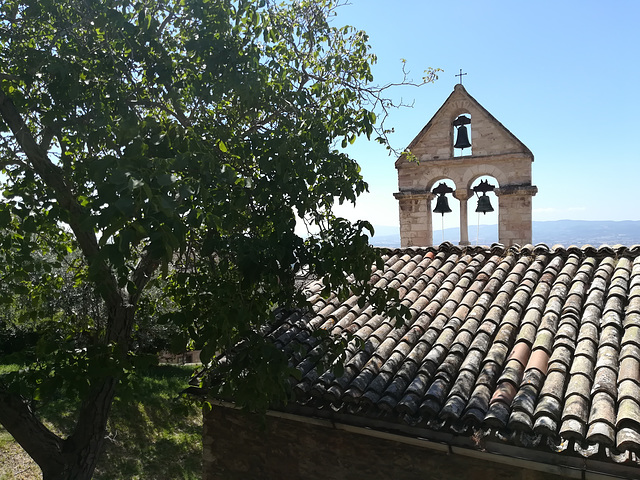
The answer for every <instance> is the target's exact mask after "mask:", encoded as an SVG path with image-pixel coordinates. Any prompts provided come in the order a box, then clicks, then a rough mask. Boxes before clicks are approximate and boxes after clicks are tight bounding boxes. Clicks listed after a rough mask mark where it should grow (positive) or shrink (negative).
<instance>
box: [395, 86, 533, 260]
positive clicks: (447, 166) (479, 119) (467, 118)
mask: <svg viewBox="0 0 640 480" xmlns="http://www.w3.org/2000/svg"><path fill="white" fill-rule="evenodd" d="M468 128H469V129H470V131H471V135H470V137H469V134H468V132H467V129H468ZM456 132H457V135H456ZM454 137H456V138H455V147H456V148H454ZM407 150H408V151H410V152H411V153H412V154H413V155H414V156H415V159H409V158H407V156H406V155H402V156H400V158H398V160H397V161H396V169H397V170H398V189H399V192H398V193H395V194H394V196H395V197H396V199H398V201H399V207H400V238H401V243H402V246H403V247H408V246H429V245H432V244H433V222H432V209H433V207H432V202H431V200H433V199H434V198H435V196H436V195H435V194H434V193H433V190H434V186H435V184H436V182H438V181H439V180H443V179H450V180H452V181H453V182H454V183H455V190H454V191H453V197H454V198H455V199H457V200H458V201H459V202H460V245H469V235H468V221H467V200H468V199H469V197H471V196H472V195H473V193H474V191H473V189H472V184H473V182H474V181H475V180H476V179H477V178H478V177H481V176H484V175H489V176H492V177H493V178H495V179H496V181H497V182H498V185H497V188H496V189H495V190H494V193H495V194H496V195H497V197H498V206H499V213H498V240H499V242H500V243H503V244H504V245H506V246H511V245H514V244H520V245H525V244H527V243H531V225H532V219H531V201H532V197H533V196H534V195H535V194H536V193H537V192H538V188H537V187H535V186H533V185H531V164H532V163H533V154H532V153H531V151H530V150H529V149H528V148H527V147H526V146H525V145H524V144H523V143H522V142H521V141H520V140H518V139H517V138H516V137H515V136H514V135H513V134H512V133H511V132H510V131H509V130H507V129H506V128H505V127H504V126H503V125H502V124H501V123H500V122H499V121H498V120H496V119H495V118H494V117H493V116H492V115H491V114H490V113H489V112H488V111H487V110H486V109H485V108H484V107H483V106H482V105H480V104H479V103H478V102H477V101H476V100H475V99H474V98H473V97H472V96H471V95H469V94H468V93H467V91H466V90H465V88H464V87H463V86H462V84H458V85H456V86H455V88H454V90H453V93H451V95H449V98H447V100H446V101H445V102H444V104H443V105H442V107H440V109H439V110H438V111H437V112H436V114H435V115H434V116H433V118H432V119H431V120H430V121H429V123H427V125H426V126H425V127H424V128H423V129H422V131H421V132H420V133H419V134H418V136H416V138H414V139H413V141H412V142H411V144H410V145H409V147H408V148H407ZM458 150H461V155H460V156H456V153H457V151H458ZM436 193H437V192H436Z"/></svg>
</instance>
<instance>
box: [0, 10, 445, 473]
mask: <svg viewBox="0 0 640 480" xmlns="http://www.w3.org/2000/svg"><path fill="white" fill-rule="evenodd" d="M336 6H337V5H336V4H335V3H334V2H333V1H332V0H316V1H306V0H303V1H295V2H290V3H287V4H284V5H280V6H276V5H271V4H269V3H265V1H248V0H219V1H213V2H212V1H206V0H182V1H177V0H160V1H158V0H153V1H152V0H139V1H137V2H131V1H129V0H100V1H97V0H59V1H58V0H57V1H52V0H44V1H43V0H5V1H4V2H3V4H2V6H1V7H0V45H1V50H0V118H1V122H0V131H1V133H0V135H1V136H0V164H1V166H2V168H3V172H2V176H1V177H0V181H1V182H2V188H3V192H2V194H3V197H4V198H3V202H2V205H1V206H0V220H1V221H2V225H3V226H4V228H3V230H2V232H1V233H0V256H2V275H3V277H2V282H1V285H0V288H1V289H2V290H3V292H2V293H3V299H4V302H5V304H6V305H8V307H7V308H9V306H12V302H14V300H15V299H16V298H17V297H19V296H25V295H26V296H28V297H29V298H30V299H34V300H38V301H36V302H35V303H34V304H35V305H40V306H46V307H47V308H48V309H49V310H48V313H47V319H48V320H47V321H48V323H47V325H48V327H47V331H49V332H53V333H52V335H48V336H47V335H45V336H43V338H42V339H41V341H39V344H38V348H37V351H36V358H35V362H36V363H35V364H34V366H31V367H30V368H29V369H27V370H26V371H24V372H21V373H20V374H19V375H5V376H3V377H2V378H0V423H2V425H3V426H4V427H5V428H6V429H7V430H8V431H9V432H10V433H11V434H12V435H13V436H14V438H15V439H16V440H17V441H18V442H19V443H20V444H21V445H22V447H23V448H24V449H25V450H26V451H27V452H28V453H29V455H31V457H32V458H33V459H34V460H35V461H36V462H37V463H38V465H39V466H40V467H41V469H42V471H43V476H44V479H45V480H52V479H69V478H73V479H85V478H90V477H91V475H92V472H93V470H94V468H95V464H96V460H97V458H98V455H99V454H100V451H101V449H102V446H103V443H104V439H105V431H106V425H107V419H108V415H109V410H110V406H111V403H112V400H113V398H114V396H115V395H116V388H117V385H118V383H119V382H120V381H121V380H122V379H123V378H124V377H125V376H126V373H127V372H128V371H130V370H131V369H132V368H134V367H135V365H136V355H135V354H134V352H133V351H132V342H133V340H132V339H133V332H134V330H136V329H137V328H144V324H143V322H141V321H140V320H139V315H140V310H141V308H142V307H141V299H143V298H145V297H144V296H145V294H146V292H148V291H149V290H150V289H152V288H154V289H158V288H162V289H163V292H164V293H163V295H162V298H163V299H164V301H165V303H166V304H165V306H164V310H163V314H162V315H161V321H162V322H165V323H166V324H167V325H171V326H172V328H177V329H178V330H179V332H180V334H179V335H178V336H177V337H176V339H175V340H176V341H177V342H178V343H180V344H181V345H182V346H183V347H186V346H187V345H189V344H190V345H196V346H198V347H201V348H202V349H203V352H202V357H203V360H204V361H205V362H208V361H210V360H213V361H215V360H216V358H217V357H216V353H217V352H221V351H225V350H227V349H229V348H231V347H233V346H237V345H238V344H239V343H240V344H241V345H242V346H243V348H242V349H241V352H242V353H241V354H239V355H236V356H235V357H234V360H233V363H232V364H231V365H227V368H226V369H224V370H223V372H224V375H226V377H225V378H224V379H223V381H222V382H221V385H222V387H221V388H222V389H223V390H224V392H226V393H230V394H233V395H234V398H235V399H236V400H237V401H238V402H239V403H241V404H245V405H252V406H265V405H266V404H267V403H268V402H269V401H272V400H273V399H276V400H281V401H284V400H286V398H287V395H288V392H287V388H286V385H287V383H286V378H287V376H288V375H289V374H290V372H289V371H288V369H287V365H286V361H285V359H284V357H283V356H282V354H280V353H279V352H278V351H277V350H275V349H274V348H273V347H272V346H271V345H269V344H267V343H264V341H263V340H262V337H261V335H260V329H261V328H264V327H265V326H268V325H270V324H273V322H275V321H276V320H277V318H276V317H277V312H278V311H279V309H282V308H289V307H292V306H295V305H303V303H304V298H303V297H302V295H301V294H300V292H299V289H298V288H296V283H295V277H296V274H298V273H299V272H301V271H304V272H307V274H309V275H313V276H322V277H324V278H325V285H326V293H328V292H329V291H330V290H331V291H335V292H338V294H339V295H346V294H348V293H349V292H352V293H355V294H359V295H362V296H363V298H365V297H366V298H368V299H370V300H371V301H372V302H374V303H375V304H376V305H377V306H378V308H380V309H387V310H388V311H390V313H391V314H393V315H396V316H397V317H398V318H400V316H401V315H402V314H403V313H404V312H403V311H402V309H401V308H400V307H399V306H398V304H397V302H395V299H397V294H395V292H393V291H376V290H375V289H374V288H373V287H372V286H371V285H369V284H368V283H367V281H368V279H369V275H370V268H371V266H372V265H373V264H375V263H376V262H379V258H378V255H377V253H376V252H375V251H374V250H373V249H372V248H371V247H370V246H369V245H368V242H367V236H366V230H372V229H371V226H370V225H368V224H367V223H366V222H357V223H355V224H351V223H349V222H347V221H346V220H344V219H340V218H336V217H335V216H334V215H333V213H332V207H333V206H334V204H335V203H336V202H346V201H348V202H355V199H356V197H357V195H358V194H360V193H362V192H363V191H365V190H366V188H367V185H366V183H365V182H364V180H363V179H362V177H361V175H360V169H359V166H358V164H357V162H356V161H355V160H353V159H352V158H350V157H349V156H348V155H347V154H345V153H344V152H343V151H341V150H339V149H338V148H337V147H338V146H339V145H340V144H343V145H347V144H348V143H349V142H353V141H354V140H355V138H356V137H357V136H359V135H366V136H367V137H371V136H372V135H373V136H374V137H376V138H377V140H378V141H380V142H381V143H385V142H386V130H385V129H384V123H383V122H379V123H376V115H375V112H377V113H378V114H379V115H381V116H382V117H383V118H384V116H385V114H386V111H387V109H388V108H390V107H392V106H393V103H392V102H391V101H389V100H387V99H385V98H384V97H383V93H384V91H385V89H386V87H387V86H381V87H377V86H374V85H373V84H372V81H373V78H372V75H371V64H372V63H373V62H374V61H375V57H374V56H373V54H371V53H370V51H369V47H368V45H367V37H366V35H365V34H364V33H363V32H359V31H356V30H354V29H352V28H350V27H343V28H338V27H335V26H333V25H332V23H330V22H329V18H330V17H331V16H333V15H334V11H335V7H336ZM434 78H435V71H431V70H430V71H428V74H427V77H426V79H425V81H431V80H433V79H434ZM300 221H303V222H305V223H306V224H307V225H309V226H311V227H313V228H315V229H317V230H312V231H313V232H315V233H313V234H310V235H309V236H308V237H307V238H302V237H301V236H299V235H297V234H296V232H295V226H296V222H300ZM70 258H72V259H74V260H73V261H69V259H70ZM65 262H66V263H65ZM65 265H66V267H65ZM60 268H66V269H67V270H66V271H68V272H70V273H69V274H70V275H72V278H73V279H74V281H75V284H76V285H77V286H78V288H85V289H86V288H87V286H89V288H90V290H91V291H92V292H94V293H95V295H97V297H98V298H99V302H100V304H101V305H99V308H95V309H93V310H92V311H90V312H88V313H87V312H85V313H86V314H84V315H76V314H75V313H74V310H73V309H64V308H61V307H60V306H59V305H57V304H56V303H55V302H52V301H50V299H51V298H55V296H56V295H58V289H59V288H60V281H61V280H60V275H58V274H57V273H56V272H58V271H59V269H60ZM158 297H159V296H158V295H156V296H155V298H158ZM47 299H49V300H47ZM143 303H145V308H149V303H148V302H143ZM12 308H13V310H11V311H17V310H18V309H17V308H15V305H13V306H12ZM7 311H9V310H7ZM30 312H31V313H30V315H31V317H32V319H33V318H34V317H35V318H36V319H37V318H38V316H39V315H42V314H43V313H42V312H43V310H42V308H35V309H31V310H30ZM70 319H71V320H73V321H70ZM60 386H63V388H64V389H65V390H66V391H68V392H74V393H76V394H78V395H79V398H81V400H82V401H81V404H80V405H79V408H78V412H77V422H76V426H75V428H74V430H73V431H72V432H71V433H70V435H69V436H68V437H66V438H62V437H61V436H58V435H56V434H54V433H53V432H52V431H51V430H49V429H48V428H47V427H46V426H45V425H44V424H43V423H42V422H41V421H40V419H39V418H38V416H37V409H35V408H34V407H35V406H37V403H38V401H44V400H45V399H46V396H47V394H48V393H50V392H51V391H53V389H54V388H60Z"/></svg>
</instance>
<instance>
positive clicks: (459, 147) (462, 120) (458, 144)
mask: <svg viewBox="0 0 640 480" xmlns="http://www.w3.org/2000/svg"><path fill="white" fill-rule="evenodd" d="M452 128H453V135H452V137H453V156H454V157H466V156H468V155H473V150H472V146H471V143H472V142H471V114H470V113H462V114H460V115H458V116H457V117H456V119H455V120H454V121H453V123H452Z"/></svg>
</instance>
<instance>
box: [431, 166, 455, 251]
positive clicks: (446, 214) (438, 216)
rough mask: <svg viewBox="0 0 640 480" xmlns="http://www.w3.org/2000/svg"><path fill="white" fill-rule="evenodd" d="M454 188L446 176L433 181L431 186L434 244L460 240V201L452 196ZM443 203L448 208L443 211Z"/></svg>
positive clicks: (453, 184)
mask: <svg viewBox="0 0 640 480" xmlns="http://www.w3.org/2000/svg"><path fill="white" fill-rule="evenodd" d="M441 186H444V187H441ZM455 190H456V184H455V182H454V181H453V180H451V179H448V178H445V179H442V180H439V181H436V182H434V184H433V186H432V187H431V192H432V193H433V194H434V198H433V200H432V201H431V215H432V216H431V218H432V228H433V230H432V234H433V236H432V238H433V244H434V245H439V244H441V243H443V242H451V243H452V244H454V245H457V244H458V242H459V241H460V202H459V201H458V200H456V198H455V197H454V196H453V192H455ZM438 192H443V193H438ZM445 192H446V193H445ZM444 205H446V206H447V207H448V209H446V210H444V211H443V210H442V207H443V206H444ZM439 207H440V208H439Z"/></svg>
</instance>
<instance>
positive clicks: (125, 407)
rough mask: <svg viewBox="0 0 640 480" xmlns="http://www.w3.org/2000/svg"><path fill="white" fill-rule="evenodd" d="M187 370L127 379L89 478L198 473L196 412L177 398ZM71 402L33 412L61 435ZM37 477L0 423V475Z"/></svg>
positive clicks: (191, 477)
mask: <svg viewBox="0 0 640 480" xmlns="http://www.w3.org/2000/svg"><path fill="white" fill-rule="evenodd" d="M192 370H193V369H192V368H191V367H179V366H174V365H162V366H155V367H151V368H149V369H148V370H147V371H146V372H144V374H141V373H138V374H136V375H135V376H134V377H133V378H132V382H131V384H130V386H129V387H127V388H125V389H123V394H122V395H121V396H120V397H118V398H116V400H115V402H114V404H113V409H112V413H111V417H110V420H109V425H108V438H107V441H106V442H105V445H106V447H105V450H104V451H103V453H102V455H101V457H100V459H99V460H98V465H97V467H96V472H95V474H94V477H93V478H94V479H98V480H107V479H114V478H128V479H157V480H165V479H166V480H169V479H171V480H174V479H176V480H177V479H183V480H196V479H199V478H201V475H202V471H201V470H202V469H201V459H202V435H201V434H202V415H201V411H200V408H199V407H198V406H196V405H191V404H187V403H185V401H184V400H182V399H179V398H177V393H178V392H179V391H180V390H182V389H183V388H184V387H185V384H186V380H187V379H188V377H189V375H190V374H191V371H192ZM75 406H76V402H75V401H74V399H69V398H64V396H60V397H59V399H57V400H56V401H55V402H52V403H50V404H47V405H46V406H43V407H42V408H41V409H40V410H39V412H40V416H41V418H42V419H43V421H44V422H45V423H46V424H47V425H48V426H51V427H53V428H54V429H55V430H56V433H59V434H63V435H64V434H65V433H67V432H68V431H70V429H71V428H72V426H73V423H74V417H73V412H74V410H75ZM40 478H42V477H41V474H40V470H39V468H38V467H37V465H36V464H35V463H33V461H32V460H31V459H30V458H29V456H28V455H27V454H26V453H25V452H24V451H23V450H22V449H21V447H20V446H19V445H18V444H16V443H15V442H14V441H13V438H12V437H11V435H9V434H8V432H6V431H5V430H4V429H3V428H2V427H0V480H18V479H20V480H31V479H40Z"/></svg>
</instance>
